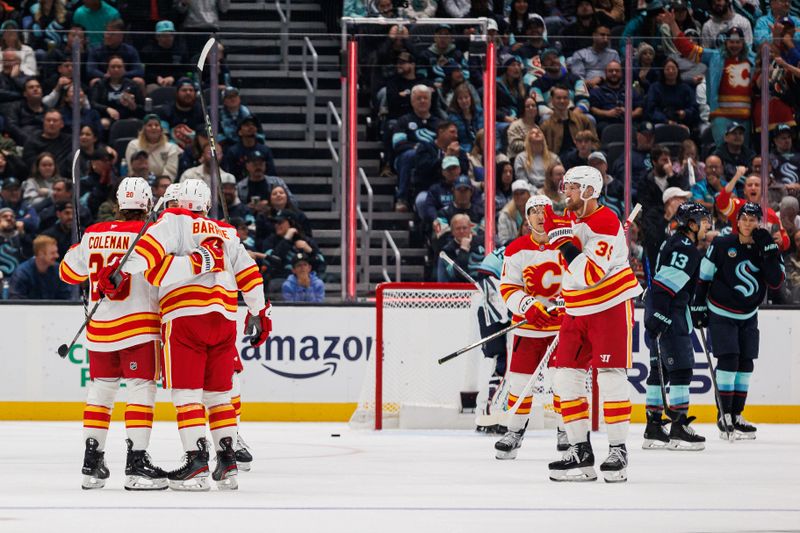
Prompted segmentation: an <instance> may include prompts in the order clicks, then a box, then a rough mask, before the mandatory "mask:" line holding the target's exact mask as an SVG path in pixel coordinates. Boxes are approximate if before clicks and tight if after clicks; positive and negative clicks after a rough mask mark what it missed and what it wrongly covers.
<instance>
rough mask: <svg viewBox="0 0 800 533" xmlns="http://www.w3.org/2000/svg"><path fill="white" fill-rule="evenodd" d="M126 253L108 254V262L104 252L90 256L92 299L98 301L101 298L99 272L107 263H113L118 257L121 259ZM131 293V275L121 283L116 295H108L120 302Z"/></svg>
mask: <svg viewBox="0 0 800 533" xmlns="http://www.w3.org/2000/svg"><path fill="white" fill-rule="evenodd" d="M123 255H124V254H120V253H115V254H111V255H109V256H108V263H106V260H105V258H104V257H103V254H98V253H94V254H91V255H90V256H89V280H90V281H91V287H92V301H97V300H99V299H100V292H99V291H98V290H97V273H98V272H100V271H101V270H102V269H103V267H105V266H106V264H111V263H113V262H114V261H116V260H117V259H121V258H122V256H123ZM130 295H131V279H130V277H128V278H126V279H125V280H124V281H123V282H122V285H120V288H119V291H118V292H117V294H115V295H114V296H107V297H106V298H108V299H109V300H113V301H115V302H118V301H120V300H124V299H125V298H127V297H128V296H130Z"/></svg>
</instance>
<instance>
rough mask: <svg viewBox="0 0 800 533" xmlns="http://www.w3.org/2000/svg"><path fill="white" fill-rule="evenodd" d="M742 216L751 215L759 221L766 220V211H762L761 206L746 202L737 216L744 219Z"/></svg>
mask: <svg viewBox="0 0 800 533" xmlns="http://www.w3.org/2000/svg"><path fill="white" fill-rule="evenodd" d="M742 215H750V216H753V217H756V218H758V220H761V219H762V218H764V211H762V209H761V206H760V205H759V204H757V203H755V202H745V204H744V205H743V206H742V208H741V209H739V213H738V214H737V215H736V218H737V219H739V218H742Z"/></svg>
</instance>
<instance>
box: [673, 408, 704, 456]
mask: <svg viewBox="0 0 800 533" xmlns="http://www.w3.org/2000/svg"><path fill="white" fill-rule="evenodd" d="M694 418H695V417H693V416H690V417H687V416H686V415H680V416H679V417H678V419H677V420H675V421H674V422H673V423H672V427H671V428H670V430H669V444H667V448H669V449H670V450H677V451H692V452H699V451H700V450H704V449H705V448H706V438H705V437H703V436H701V435H698V434H697V433H695V432H694V429H692V428H690V427H689V424H691V423H692V422H693V421H694Z"/></svg>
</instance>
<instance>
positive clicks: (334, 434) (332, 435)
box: [331, 433, 341, 437]
mask: <svg viewBox="0 0 800 533" xmlns="http://www.w3.org/2000/svg"><path fill="white" fill-rule="evenodd" d="M331 437H341V435H339V434H338V433H331Z"/></svg>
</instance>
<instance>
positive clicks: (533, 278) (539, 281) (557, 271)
mask: <svg viewBox="0 0 800 533" xmlns="http://www.w3.org/2000/svg"><path fill="white" fill-rule="evenodd" d="M561 272H562V270H561V266H560V265H559V264H558V263H553V262H550V261H548V262H546V263H540V264H538V265H530V266H528V267H525V270H523V271H522V280H523V281H524V283H525V292H526V293H527V294H530V295H531V296H543V297H545V298H550V297H552V296H556V295H557V294H558V292H559V290H560V289H561Z"/></svg>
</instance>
